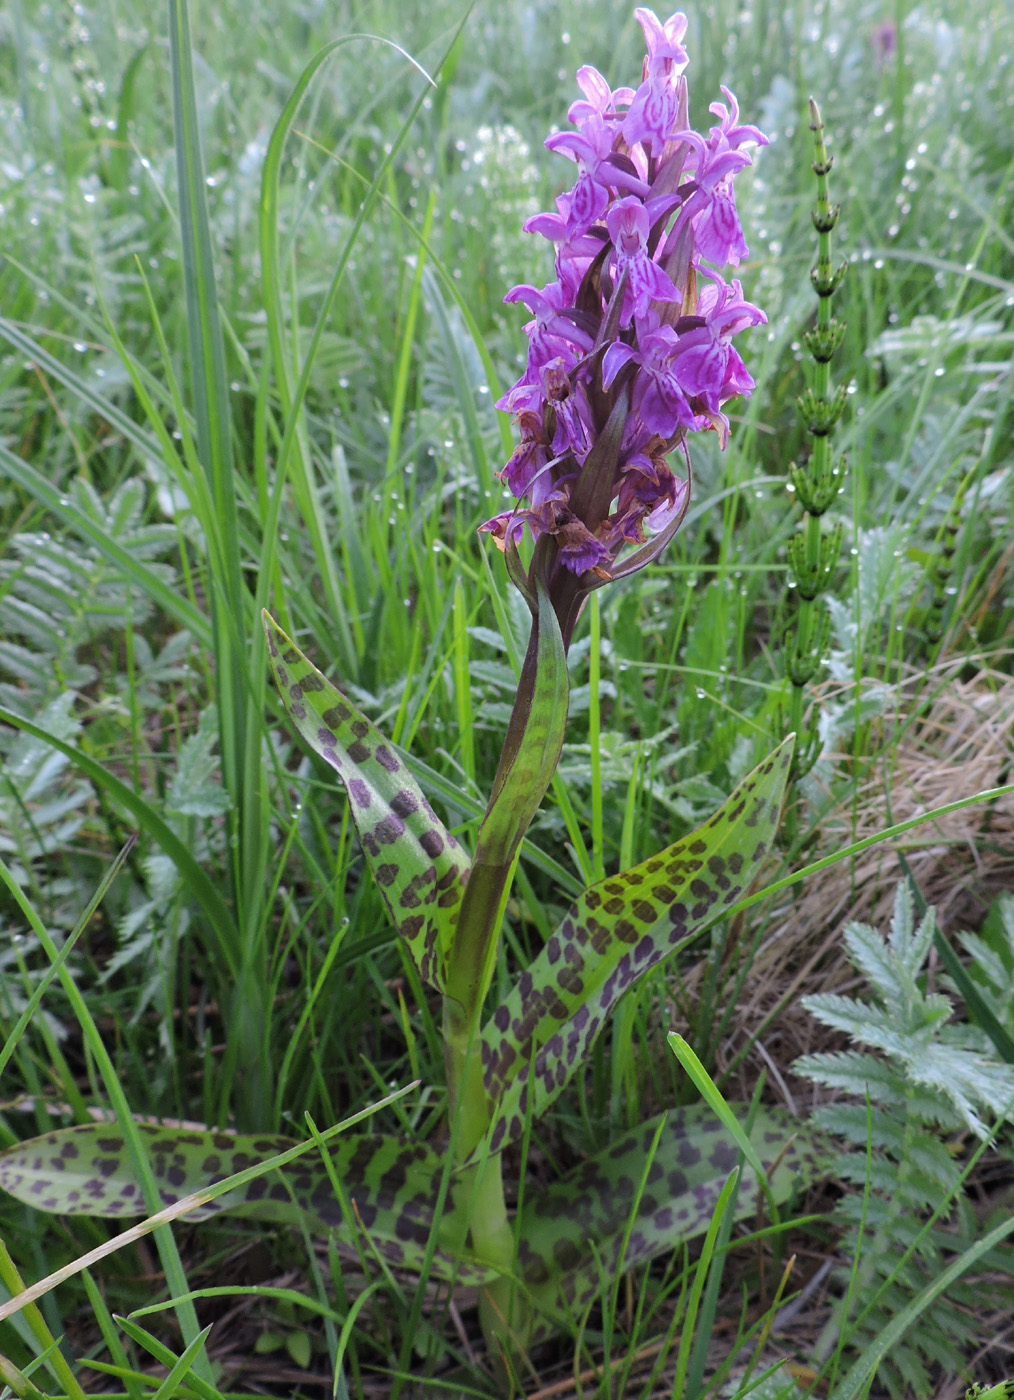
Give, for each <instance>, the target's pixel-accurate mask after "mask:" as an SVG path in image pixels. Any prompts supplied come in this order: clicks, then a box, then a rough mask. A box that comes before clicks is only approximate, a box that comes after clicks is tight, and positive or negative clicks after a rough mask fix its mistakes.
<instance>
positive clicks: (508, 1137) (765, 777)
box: [482, 736, 793, 1151]
mask: <svg viewBox="0 0 1014 1400" xmlns="http://www.w3.org/2000/svg"><path fill="white" fill-rule="evenodd" d="M792 745H793V738H792V737H791V736H790V738H788V739H786V740H785V741H784V743H782V744H781V745H780V747H779V748H777V749H776V750H775V752H774V753H773V754H771V755H770V756H769V757H768V758H766V759H765V760H764V762H763V763H762V764H760V766H759V767H757V768H755V769H754V771H753V772H752V773H751V774H750V775H749V776H748V777H746V778H744V779H743V781H742V782H741V783H740V784H739V786H738V787H737V788H736V790H735V791H734V792H733V794H732V796H731V797H730V798H729V799H728V801H727V802H725V804H724V805H723V806H722V807H720V808H719V809H718V811H717V812H716V813H715V815H714V816H713V817H711V818H710V819H709V820H708V821H707V822H705V824H704V826H702V827H701V828H700V829H699V830H698V831H695V832H692V833H691V834H690V835H689V836H685V837H684V838H683V839H682V840H681V841H677V842H676V843H675V844H674V845H672V846H669V847H668V849H667V850H665V851H663V852H662V853H661V855H658V856H653V857H652V858H651V859H650V860H646V861H643V862H642V863H641V864H640V865H636V866H634V867H633V868H632V869H631V870H628V871H626V872H625V874H623V875H617V876H614V877H612V878H610V879H608V880H603V881H601V882H600V883H599V884H597V885H593V886H592V887H591V888H590V889H587V890H585V892H584V893H583V894H582V895H580V896H579V897H578V898H577V899H576V900H575V901H574V903H573V904H572V905H571V906H570V909H569V910H568V911H567V914H566V916H565V918H564V920H563V922H562V923H561V924H560V926H559V928H558V929H557V930H556V932H555V933H554V934H553V935H552V937H551V938H550V939H549V941H548V942H547V943H546V946H545V947H544V948H543V950H542V952H541V953H540V954H539V956H538V957H537V958H536V959H535V961H534V962H533V963H532V964H531V966H530V967H529V968H528V969H527V971H525V972H523V973H522V974H521V976H520V977H519V978H518V981H517V983H516V984H515V986H514V988H513V990H512V991H511V992H510V994H509V996H508V997H507V999H506V1001H504V1002H502V1003H501V1004H500V1006H498V1007H497V1009H496V1011H495V1012H494V1013H493V1015H492V1017H491V1018H490V1019H489V1021H488V1022H487V1023H486V1025H485V1026H484V1028H483V1031H482V1066H483V1080H484V1083H485V1086H486V1093H487V1095H488V1096H489V1099H490V1101H491V1104H492V1105H493V1107H494V1120H495V1121H494V1126H493V1129H492V1135H491V1137H490V1145H491V1147H492V1149H493V1150H494V1151H496V1150H498V1149H499V1148H501V1147H502V1146H504V1144H505V1143H508V1142H512V1141H514V1140H515V1139H517V1138H519V1137H520V1136H521V1133H522V1130H523V1127H524V1123H525V1117H526V1113H529V1112H530V1113H531V1115H532V1117H533V1118H536V1119H537V1118H538V1117H539V1116H540V1114H542V1113H544V1112H545V1110H546V1109H547V1108H548V1107H549V1105H550V1104H551V1103H552V1102H553V1101H554V1099H556V1097H557V1096H558V1095H559V1094H560V1092H561V1090H562V1089H563V1088H564V1086H565V1085H566V1084H567V1082H568V1081H569V1079H570V1078H571V1076H572V1075H573V1074H574V1072H575V1070H576V1069H577V1068H578V1066H579V1065H581V1064H582V1063H583V1062H584V1060H585V1057H586V1056H587V1054H588V1052H589V1050H590V1048H591V1046H592V1044H593V1042H594V1040H595V1037H596V1036H597V1035H598V1033H599V1031H600V1030H601V1029H602V1026H603V1024H604V1022H605V1020H606V1018H607V1017H608V1015H609V1013H610V1011H611V1010H612V1009H613V1007H614V1006H615V1005H616V1003H617V1002H618V1001H619V1000H620V998H621V997H622V996H623V995H624V993H625V992H627V991H629V990H630V988H631V987H632V986H634V984H635V983H636V982H638V981H639V980H640V978H642V977H643V976H644V975H645V973H647V972H650V971H651V969H652V968H653V967H656V966H657V965H658V963H660V962H661V961H662V959H663V958H667V957H668V956H669V955H670V954H671V953H673V952H675V951H676V949H677V948H679V947H680V946H681V945H682V944H684V943H685V942H686V941H687V940H688V939H689V938H692V937H693V936H694V935H696V934H698V933H700V932H701V931H702V930H703V929H705V928H707V927H708V925H709V924H711V923H713V922H714V921H715V920H716V919H719V918H721V916H722V915H723V914H724V913H725V912H726V911H727V910H728V909H730V908H731V907H732V906H733V905H734V904H735V903H736V902H737V901H738V900H739V899H741V898H742V896H743V895H744V893H745V892H746V890H747V889H748V887H749V885H750V883H751V881H752V880H753V878H754V876H755V875H756V873H757V870H758V868H759V866H760V863H761V861H762V860H763V858H764V856H765V855H766V854H767V852H768V850H769V849H770V847H771V843H772V841H773V839H774V836H775V833H776V831H777V829H778V819H779V815H780V813H781V805H782V796H783V793H784V791H785V781H786V777H787V775H788V771H789V764H790V762H791V759H792ZM533 1069H534V1075H533ZM530 1082H531V1084H532V1085H533V1086H534V1087H533V1102H532V1104H531V1106H530V1107H529V1104H528V1095H529V1083H530Z"/></svg>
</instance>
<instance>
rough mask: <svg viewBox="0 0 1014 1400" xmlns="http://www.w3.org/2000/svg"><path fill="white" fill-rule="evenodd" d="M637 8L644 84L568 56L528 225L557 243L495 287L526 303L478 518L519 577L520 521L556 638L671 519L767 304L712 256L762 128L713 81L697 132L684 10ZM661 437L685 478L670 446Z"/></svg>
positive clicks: (732, 228)
mask: <svg viewBox="0 0 1014 1400" xmlns="http://www.w3.org/2000/svg"><path fill="white" fill-rule="evenodd" d="M635 17H636V19H637V21H638V23H639V24H640V26H641V29H642V31H643V33H644V38H645V44H646V48H647V56H646V58H645V61H644V66H643V73H642V81H641V84H640V86H639V87H638V88H637V89H636V90H634V89H632V88H615V89H613V88H611V87H610V86H609V83H608V82H607V81H606V79H605V78H604V77H603V75H602V74H601V73H599V72H598V71H597V70H596V69H594V68H591V67H587V66H586V67H583V68H581V69H579V71H578V75H577V78H578V86H579V88H580V91H581V94H582V96H581V97H580V98H578V99H577V100H576V101H575V102H573V103H572V105H571V107H570V113H569V116H570V121H571V123H572V125H573V127H574V128H575V129H574V130H571V131H564V132H558V133H556V134H554V135H553V136H551V137H550V138H549V139H548V141H547V142H546V145H547V147H548V148H549V149H550V150H551V151H554V152H557V153H558V154H560V155H563V156H565V157H566V158H567V159H568V160H571V161H573V162H574V163H575V165H576V166H577V180H576V183H575V184H574V186H573V188H572V189H570V190H569V191H567V192H566V193H565V194H562V195H560V196H559V197H558V198H557V200H556V209H555V211H554V212H550V213H543V214H537V215H535V216H534V217H533V218H531V219H529V220H528V221H527V223H526V224H525V226H524V227H525V231H526V232H530V233H536V234H538V235H540V236H541V237H543V238H546V239H548V240H549V241H550V242H552V243H553V245H554V248H555V280H554V281H552V282H550V283H549V284H548V285H547V286H546V287H543V288H538V287H534V286H528V285H523V286H519V287H515V288H514V289H513V290H512V291H511V292H509V293H508V295H507V297H506V300H507V302H508V303H517V302H522V303H523V304H524V305H525V306H526V307H527V308H528V309H529V311H530V312H531V313H532V315H533V317H534V320H532V321H530V322H529V323H528V325H527V326H526V327H525V330H526V333H527V335H528V357H527V361H526V365H525V371H524V373H523V374H522V376H521V378H520V379H519V380H518V382H517V383H516V384H515V385H514V386H513V388H512V389H511V390H509V392H508V393H507V394H505V395H504V397H503V398H502V399H501V400H500V401H499V403H498V405H497V406H498V407H499V408H503V409H505V410H506V411H508V412H511V413H513V414H515V416H516V421H517V423H518V426H519V429H520V442H519V444H518V446H517V448H516V449H515V450H514V452H513V453H512V455H511V458H510V460H509V461H508V463H507V465H506V466H505V467H504V469H503V471H502V472H501V473H500V478H501V480H502V481H504V482H505V484H506V485H507V487H508V488H509V489H510V491H511V492H512V494H513V495H514V496H515V497H516V500H517V504H516V505H515V507H514V509H513V510H510V511H505V512H502V513H501V514H500V515H497V516H494V518H493V519H492V520H489V521H487V522H486V524H485V525H484V526H482V529H483V531H485V532H486V533H488V534H489V535H491V536H492V538H493V540H494V541H495V543H496V544H497V545H498V546H499V547H500V548H501V549H502V550H505V551H506V552H507V553H508V556H509V557H508V563H509V566H510V568H511V576H512V578H514V579H515V581H516V582H518V586H519V587H521V586H522V585H523V584H524V577H523V575H524V570H523V568H522V566H521V564H520V561H519V560H518V558H517V549H518V546H519V544H520V542H521V540H522V538H523V537H524V535H525V534H528V535H530V536H531V537H532V538H533V539H534V540H536V541H537V547H536V552H535V555H534V557H533V561H532V564H531V566H530V570H538V571H539V576H540V577H542V579H543V582H544V583H545V584H546V585H547V587H548V589H549V593H550V597H551V598H552V599H553V603H554V607H556V609H557V613H558V615H559V617H560V622H561V626H562V628H563V634H564V639H565V642H566V643H569V639H570V636H571V635H572V632H573V626H574V624H575V622H576V619H577V615H578V612H579V610H580V605H581V602H582V600H583V599H584V597H586V596H587V593H588V591H589V590H590V589H591V588H594V587H597V586H598V585H599V584H600V583H602V582H605V581H607V580H608V579H609V578H611V577H613V576H614V575H617V574H625V573H627V572H630V571H632V570H633V569H636V568H640V567H642V566H643V565H644V564H645V563H647V562H649V561H650V559H651V558H653V557H655V556H656V555H657V553H658V551H659V550H660V549H661V548H662V547H664V545H665V543H666V542H667V541H668V540H669V539H670V538H671V537H672V535H673V534H674V533H675V531H676V529H677V528H678V527H679V524H680V522H681V520H682V519H683V516H684V514H685V512H686V509H687V503H688V501H689V493H690V485H689V456H688V454H687V445H686V440H687V437H688V435H689V434H690V433H694V432H700V431H702V430H705V429H715V430H717V431H718V433H719V435H720V440H721V442H722V444H723V445H724V441H725V436H726V434H727V432H728V420H727V418H726V416H725V414H724V412H723V411H722V410H723V406H724V405H725V404H726V403H728V401H729V400H730V399H732V398H735V397H736V396H737V395H743V394H748V393H749V392H750V390H751V389H752V388H753V380H752V378H751V377H750V374H749V372H748V371H747V369H746V366H745V365H744V363H743V360H742V358H741V357H740V355H739V353H738V352H737V351H736V350H735V349H734V347H733V344H732V341H733V338H734V337H735V336H736V335H737V334H738V333H739V332H740V331H741V330H745V329H746V328H747V327H749V326H756V325H760V324H762V323H763V322H764V321H765V319H766V318H765V316H764V313H763V312H762V311H761V310H760V309H759V308H758V307H756V306H754V305H752V303H750V302H748V301H747V300H746V299H745V297H744V296H743V291H742V287H741V285H740V283H739V282H737V281H734V282H732V283H731V284H727V283H726V282H725V281H724V279H723V278H722V276H721V274H720V273H719V272H717V271H715V270H713V269H714V268H721V267H726V266H735V265H736V264H737V263H738V262H740V261H741V260H742V259H743V258H745V257H746V256H747V247H746V242H745V239H744V237H743V232H742V227H741V225H740V220H739V214H738V211H737V209H736V202H735V194H734V188H733V187H734V181H735V178H736V176H737V175H738V174H739V172H740V171H741V170H742V169H744V167H745V166H747V165H749V164H750V156H749V154H748V150H747V148H748V147H751V146H757V145H764V144H766V139H765V137H764V136H763V135H762V134H761V132H760V131H758V130H757V128H756V127H754V126H750V125H747V124H743V123H741V122H740V117H739V107H738V105H737V103H736V99H735V98H734V97H733V95H732V94H731V93H730V92H729V91H728V89H727V88H723V89H722V93H723V96H724V97H725V99H726V100H725V102H719V103H715V104H713V105H712V107H711V112H712V114H713V115H714V116H715V117H716V118H717V119H718V121H717V124H716V125H714V126H712V127H711V129H710V131H709V133H708V135H707V137H705V136H702V135H700V134H699V133H698V132H696V131H692V130H690V129H689V125H688V120H687V112H688V110H689V108H688V94H687V84H686V78H685V76H684V70H685V69H686V66H687V62H688V59H687V53H686V49H685V48H684V46H683V39H684V37H685V35H686V30H687V21H686V17H685V16H684V15H682V14H679V13H677V14H674V15H671V16H670V17H669V18H668V19H667V20H665V21H664V22H662V21H660V20H659V19H658V18H657V16H656V15H655V14H654V12H653V11H651V10H648V9H638V10H637V11H635ZM708 264H711V265H713V266H712V267H709V266H708ZM700 280H703V286H702V287H699V286H698V282H699V281H700ZM674 450H679V451H681V452H682V453H683V454H684V456H685V457H686V459H687V473H686V477H685V479H684V477H683V476H682V475H677V474H676V473H675V472H674V471H673V469H672V467H671V466H670V465H669V462H668V460H667V459H668V455H669V454H671V453H672V452H673V451H674ZM631 546H633V547H634V550H633V553H632V554H629V555H625V554H624V551H625V550H628V549H630V547H631ZM512 560H513V562H511V561H512ZM533 577H534V576H533V574H532V573H531V572H529V575H528V583H527V585H525V586H526V587H527V588H528V594H529V596H533V589H534V583H533V581H532V580H533Z"/></svg>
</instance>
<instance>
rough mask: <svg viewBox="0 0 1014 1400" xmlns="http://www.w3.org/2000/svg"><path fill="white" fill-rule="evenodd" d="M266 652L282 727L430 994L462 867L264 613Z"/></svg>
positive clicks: (367, 736)
mask: <svg viewBox="0 0 1014 1400" xmlns="http://www.w3.org/2000/svg"><path fill="white" fill-rule="evenodd" d="M264 626H265V630H266V632H267V638H268V652H269V654H270V657H271V667H272V670H273V671H274V674H275V680H276V682H277V684H278V688H279V690H280V691H281V694H282V699H283V700H284V702H285V708H286V710H287V712H288V714H289V717H290V719H291V720H292V722H293V723H294V724H295V726H296V728H297V729H298V730H299V733H300V734H301V735H302V737H303V738H304V739H305V740H306V742H307V743H308V744H309V746H310V747H311V748H312V749H313V751H314V752H315V753H317V754H319V755H320V757H321V758H323V759H324V760H325V762H327V763H329V764H330V765H331V767H332V768H333V769H334V770H335V772H336V773H337V774H338V776H339V778H341V780H342V783H343V784H344V787H345V791H346V793H347V794H348V799H349V807H350V809H351V812H352V819H353V821H354V822H355V824H356V831H357V832H358V834H359V840H360V843H361V845H362V848H363V851H364V852H365V854H366V859H367V860H368V861H369V864H370V869H371V870H372V871H373V875H374V878H375V880H376V881H377V885H378V886H379V888H380V892H381V894H382V895H383V896H384V902H385V903H386V904H387V907H388V909H389V910H390V913H391V918H392V919H393V920H394V923H395V927H396V928H397V929H398V932H399V933H400V934H401V936H402V938H403V939H404V940H405V945H406V947H407V948H408V950H409V952H410V954H411V956H412V959H413V961H414V962H415V965H416V967H417V968H418V970H419V975H420V977H422V979H423V980H424V981H425V982H428V983H429V984H430V985H431V986H432V987H435V988H436V989H437V990H438V991H442V990H443V987H444V983H445V961H446V956H447V950H448V948H449V947H450V943H451V938H452V936H453V933H454V928H455V925H456V923H457V919H458V913H459V910H460V906H461V896H462V891H463V889H464V884H465V878H466V876H467V874H468V859H467V857H466V856H465V853H464V851H462V849H461V847H460V846H459V845H458V843H457V841H455V839H454V837H453V836H452V835H451V834H450V832H449V831H447V829H446V828H445V827H444V825H443V824H442V822H441V821H440V819H439V818H438V817H437V815H436V813H435V812H434V811H433V808H432V807H431V806H430V804H429V803H428V802H427V800H426V798H425V797H424V795H423V793H422V790H421V789H420V788H419V787H418V786H417V784H416V782H415V780H414V779H413V778H412V776H411V774H410V773H409V771H408V769H407V767H406V766H405V764H404V763H403V762H402V761H401V759H400V758H399V757H398V755H397V754H396V753H395V751H394V749H393V747H392V746H391V745H390V744H389V743H387V741H386V740H385V738H384V736H383V734H381V732H380V730H379V729H377V728H376V726H375V725H373V724H371V723H370V721H369V720H368V719H367V718H366V716H365V715H364V714H362V713H361V712H360V711H359V710H358V709H356V707H355V706H354V705H353V704H352V702H351V701H350V700H348V699H346V697H345V696H344V695H342V693H341V692H340V691H339V690H336V689H335V687H334V686H333V685H332V684H331V682H330V681H329V680H327V679H326V678H325V677H324V676H322V675H321V673H320V672H319V671H318V670H317V668H316V667H315V666H314V665H313V664H312V663H311V662H310V661H308V660H307V659H306V657H305V656H304V655H303V653H302V652H301V651H300V650H299V648H298V647H297V646H295V645H294V643H293V642H291V641H290V640H289V638H288V637H287V636H286V635H285V633H284V632H283V631H282V629H281V628H280V627H279V626H278V624H277V623H276V622H275V621H274V620H273V619H272V618H271V617H269V616H268V614H267V613H265V614H264Z"/></svg>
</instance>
